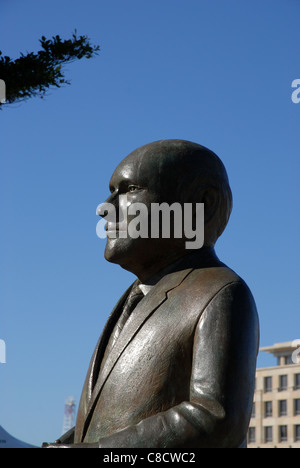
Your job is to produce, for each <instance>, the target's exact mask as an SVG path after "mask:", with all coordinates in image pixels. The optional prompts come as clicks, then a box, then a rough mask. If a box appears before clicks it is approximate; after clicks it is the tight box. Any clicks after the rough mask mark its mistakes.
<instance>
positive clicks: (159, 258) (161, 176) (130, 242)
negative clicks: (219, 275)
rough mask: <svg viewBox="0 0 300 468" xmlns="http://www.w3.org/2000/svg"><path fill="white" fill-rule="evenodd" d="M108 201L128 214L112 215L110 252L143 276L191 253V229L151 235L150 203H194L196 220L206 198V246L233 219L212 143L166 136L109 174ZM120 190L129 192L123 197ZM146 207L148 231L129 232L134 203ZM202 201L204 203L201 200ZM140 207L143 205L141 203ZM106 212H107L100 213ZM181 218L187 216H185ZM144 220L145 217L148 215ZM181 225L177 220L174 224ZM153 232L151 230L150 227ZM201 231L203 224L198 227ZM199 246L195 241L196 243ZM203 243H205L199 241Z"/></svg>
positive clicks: (221, 167)
mask: <svg viewBox="0 0 300 468" xmlns="http://www.w3.org/2000/svg"><path fill="white" fill-rule="evenodd" d="M110 192H111V195H110V196H109V198H108V199H107V200H106V204H109V206H110V207H113V208H114V210H112V211H113V212H119V209H120V208H121V211H122V212H123V213H125V215H124V216H123V218H122V219H121V218H118V217H117V218H116V220H115V221H113V220H109V219H108V220H107V221H108V222H107V232H108V233H110V232H112V233H114V232H116V235H109V236H108V238H107V244H106V249H105V258H106V259H107V260H108V261H110V262H112V263H118V264H119V265H121V266H122V267H123V268H125V269H127V270H129V271H131V272H133V273H135V274H136V275H137V276H138V277H139V278H140V279H141V280H145V279H146V278H149V277H150V276H151V275H153V274H155V273H156V272H157V271H160V270H161V269H162V268H164V267H165V266H167V265H169V264H171V263H172V262H174V261H176V260H177V259H178V258H180V257H182V256H183V255H186V253H187V250H186V237H185V235H187V234H186V233H185V234H184V235H182V236H177V235H176V234H175V231H172V233H171V234H170V236H167V237H166V236H164V235H163V234H162V232H160V234H159V235H158V236H152V235H150V236H149V235H148V233H149V231H151V227H150V226H153V223H152V222H153V219H152V217H151V215H150V213H151V212H152V211H151V207H153V206H154V205H157V204H163V203H164V204H167V205H168V206H171V205H173V204H175V203H176V204H177V205H178V204H179V206H181V207H183V205H184V204H189V205H190V206H192V207H193V210H194V208H195V210H194V211H192V214H191V224H193V223H194V222H195V224H194V227H195V226H196V228H197V226H198V224H197V206H199V205H198V204H204V244H202V245H204V246H206V247H213V246H214V244H215V242H216V241H217V239H218V237H219V236H220V235H221V234H222V232H223V230H224V229H225V227H226V224H227V222H228V220H229V216H230V213H231V209H232V196H231V190H230V187H229V182H228V177H227V173H226V170H225V167H224V165H223V163H222V162H221V160H220V159H219V158H218V156H216V155H215V154H214V153H213V152H212V151H210V150H208V149H207V148H205V147H203V146H201V145H198V144H196V143H192V142H189V141H184V140H163V141H156V142H154V143H150V144H148V145H145V146H142V147H140V148H138V149H136V150H135V151H133V152H132V153H130V154H129V155H128V156H127V157H126V158H125V159H123V161H122V162H121V163H120V164H119V165H118V167H117V168H116V170H115V171H114V173H113V175H112V177H111V180H110ZM121 195H126V197H122V196H121ZM138 205H139V206H143V207H146V208H147V210H146V216H147V217H148V222H147V226H148V227H149V230H148V231H147V235H146V236H144V235H140V236H135V235H134V236H133V235H127V234H128V232H129V231H128V230H129V226H130V225H131V222H132V220H133V218H134V215H132V212H131V207H133V206H134V207H137V206H138ZM201 206H202V205H201ZM138 209H139V208H138ZM100 215H101V216H102V214H100ZM180 219H181V220H182V218H180ZM144 221H145V219H144ZM175 226H177V224H175V221H174V227H175ZM151 232H152V231H151ZM194 232H195V233H196V236H197V233H198V230H197V229H196V230H195V229H194ZM195 248H196V247H195ZM198 248H200V247H198Z"/></svg>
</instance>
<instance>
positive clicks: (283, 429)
mask: <svg viewBox="0 0 300 468" xmlns="http://www.w3.org/2000/svg"><path fill="white" fill-rule="evenodd" d="M287 436H288V434H287V426H279V442H287V438H288V437H287Z"/></svg>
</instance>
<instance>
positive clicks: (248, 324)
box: [99, 281, 259, 448]
mask: <svg viewBox="0 0 300 468" xmlns="http://www.w3.org/2000/svg"><path fill="white" fill-rule="evenodd" d="M258 341H259V325H258V318H257V312H256V307H255V303H254V300H253V298H252V295H251V293H250V291H249V289H248V288H247V286H246V285H245V283H243V282H242V281H240V282H234V283H231V284H229V285H227V286H225V287H224V288H222V289H221V290H220V291H219V292H218V294H217V295H216V296H215V297H214V298H213V299H212V300H211V302H210V303H209V304H208V305H207V307H206V308H205V310H204V311H203V313H202V314H201V317H200V319H199V321H198V323H197V326H196V329H195V334H194V347H193V363H192V374H191V380H190V398H189V401H183V402H182V403H180V404H179V405H177V406H174V407H172V408H170V409H169V410H167V411H164V412H161V413H158V414H156V415H154V416H151V417H149V418H146V419H144V420H142V421H140V422H139V423H138V424H136V425H134V426H129V427H127V428H125V429H123V430H121V431H119V432H116V433H114V434H112V435H110V436H108V437H105V438H103V439H101V440H100V441H99V447H100V448H125V447H130V448H210V447H214V448H218V447H221V448H222V447H223V448H231V447H239V446H241V444H242V443H243V442H244V441H245V438H246V435H247V430H248V425H249V420H250V415H251V409H252V402H253V393H254V381H255V369H256V358H257V352H258Z"/></svg>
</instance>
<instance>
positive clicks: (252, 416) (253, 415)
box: [251, 403, 256, 418]
mask: <svg viewBox="0 0 300 468" xmlns="http://www.w3.org/2000/svg"><path fill="white" fill-rule="evenodd" d="M255 414H256V413H255V403H253V405H252V414H251V418H255Z"/></svg>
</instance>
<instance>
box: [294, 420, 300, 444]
mask: <svg viewBox="0 0 300 468" xmlns="http://www.w3.org/2000/svg"><path fill="white" fill-rule="evenodd" d="M295 442H300V425H299V424H297V426H295Z"/></svg>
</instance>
